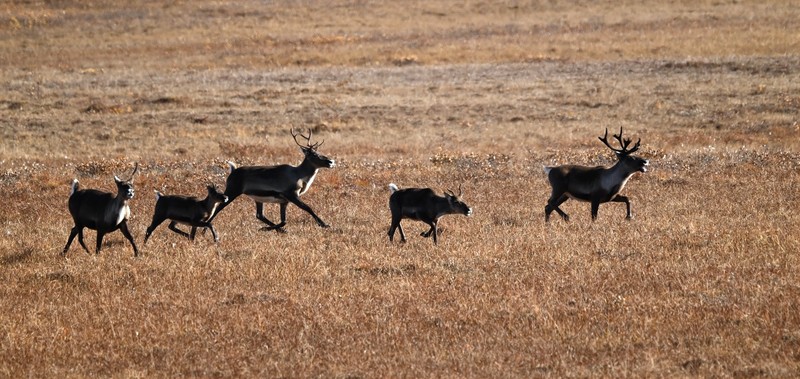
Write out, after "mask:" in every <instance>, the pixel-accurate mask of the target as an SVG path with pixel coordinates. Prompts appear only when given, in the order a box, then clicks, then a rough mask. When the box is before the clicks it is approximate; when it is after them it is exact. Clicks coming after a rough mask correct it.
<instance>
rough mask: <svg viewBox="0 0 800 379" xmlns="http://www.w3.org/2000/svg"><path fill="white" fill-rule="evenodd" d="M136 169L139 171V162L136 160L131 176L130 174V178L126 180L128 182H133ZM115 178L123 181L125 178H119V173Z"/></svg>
mask: <svg viewBox="0 0 800 379" xmlns="http://www.w3.org/2000/svg"><path fill="white" fill-rule="evenodd" d="M136 171H139V162H136V163H135V164H134V166H133V172H131V175H130V176H128V180H126V182H130V183H132V182H133V176H134V175H136ZM114 180H116V181H118V182H122V181H123V180H122V179H120V178H119V176H117V175H114Z"/></svg>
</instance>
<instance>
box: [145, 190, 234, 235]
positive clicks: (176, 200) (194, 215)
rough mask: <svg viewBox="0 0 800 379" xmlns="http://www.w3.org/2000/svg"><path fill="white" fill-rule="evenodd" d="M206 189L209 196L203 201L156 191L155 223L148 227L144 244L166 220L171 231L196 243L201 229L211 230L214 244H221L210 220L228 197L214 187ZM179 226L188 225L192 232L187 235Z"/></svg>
mask: <svg viewBox="0 0 800 379" xmlns="http://www.w3.org/2000/svg"><path fill="white" fill-rule="evenodd" d="M206 189H207V190H208V195H207V196H206V198H205V199H202V200H200V199H198V198H196V197H189V196H180V195H170V196H165V195H164V194H162V193H161V192H159V191H155V193H156V209H155V212H153V221H152V222H151V223H150V226H149V227H147V232H146V233H145V235H144V243H147V239H148V238H150V235H151V234H153V231H154V230H156V228H157V227H158V226H159V225H161V223H162V222H164V221H166V220H170V223H169V229H170V230H172V231H173V232H175V233H177V234H179V235H181V236H184V237H186V238H189V240H192V241H194V236H195V232H197V228H198V227H200V228H208V229H210V230H211V235H212V236H213V237H214V242H219V237H218V236H217V231H216V230H214V225H212V224H211V221H210V220H211V218H212V217H214V214H215V213H216V210H217V207H219V205H220V204H224V203H226V202H227V201H228V197H227V196H225V194H223V193H222V192H220V191H219V190H217V187H216V186H214V185H209V186H207V187H206ZM177 224H184V225H188V226H190V227H191V228H192V230H191V232H190V233H186V232H184V231H183V230H180V229H178V226H177Z"/></svg>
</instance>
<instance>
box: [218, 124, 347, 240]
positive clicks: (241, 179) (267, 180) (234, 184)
mask: <svg viewBox="0 0 800 379" xmlns="http://www.w3.org/2000/svg"><path fill="white" fill-rule="evenodd" d="M290 133H291V135H292V138H293V139H294V142H295V143H296V144H297V145H298V146H300V150H301V151H302V153H303V156H304V158H303V161H302V162H301V163H300V164H299V165H297V166H292V165H289V164H282V165H277V166H241V167H238V166H237V165H236V164H235V163H233V162H228V166H229V167H230V174H228V179H227V180H226V186H225V196H227V197H228V201H227V202H225V203H223V204H221V205H220V206H219V207H218V208H217V213H216V214H215V215H214V216H212V217H211V220H209V223H210V222H211V221H212V220H213V219H214V217H216V215H218V214H219V213H220V212H221V211H222V209H224V208H225V207H226V206H228V204H230V203H232V202H233V200H234V199H236V198H237V197H239V196H241V195H246V196H248V197H249V198H251V199H253V201H254V202H255V203H256V218H257V219H258V220H260V221H261V222H263V223H265V224H267V226H265V227H263V228H261V229H262V230H276V231H279V232H283V231H284V230H283V227H284V226H285V225H286V208H287V206H288V205H289V203H292V204H294V205H296V206H297V207H299V208H300V209H302V210H304V211H306V212H307V213H308V214H310V215H311V217H313V218H314V220H315V221H316V222H317V224H319V226H321V227H323V228H327V227H329V225H328V224H327V223H325V221H322V219H321V218H320V217H319V216H317V214H316V213H314V211H313V210H312V209H311V207H309V206H308V204H306V203H304V202H303V201H302V200H300V196H302V195H303V194H305V193H306V192H308V190H309V189H310V188H311V184H312V183H313V182H314V178H316V176H317V172H318V171H319V169H321V168H333V167H335V166H336V162H335V161H334V160H333V159H330V158H328V157H326V156H324V155H322V154H320V153H319V152H317V149H319V147H320V146H322V144H323V143H325V141H322V142H318V143H314V144H312V143H311V136H312V131H311V130H309V131H308V135H307V136H306V135H303V134H302V133H299V132H298V133H295V132H294V129H292V130H290ZM298 136H299V137H301V138H302V139H304V140H305V144H301V143H300V142H299V141H298V140H297V138H298ZM264 203H273V204H278V205H280V217H281V221H280V222H278V223H274V222H272V221H270V220H269V219H267V218H266V217H265V216H264Z"/></svg>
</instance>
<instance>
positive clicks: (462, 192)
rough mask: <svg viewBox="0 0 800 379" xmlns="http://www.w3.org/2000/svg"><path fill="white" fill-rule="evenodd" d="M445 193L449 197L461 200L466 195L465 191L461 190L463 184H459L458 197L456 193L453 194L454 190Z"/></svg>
mask: <svg viewBox="0 0 800 379" xmlns="http://www.w3.org/2000/svg"><path fill="white" fill-rule="evenodd" d="M444 193H445V194H448V195H450V196H452V197H455V198H458V199H460V198H461V195H463V194H464V191H463V190H462V189H461V183H459V184H458V195H456V194H455V192H453V190H451V189H448V190H446V191H444Z"/></svg>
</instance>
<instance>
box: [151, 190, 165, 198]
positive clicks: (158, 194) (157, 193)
mask: <svg viewBox="0 0 800 379" xmlns="http://www.w3.org/2000/svg"><path fill="white" fill-rule="evenodd" d="M153 192H155V193H156V201H158V199H160V198H161V196H164V195H163V194H161V192H158V190H153Z"/></svg>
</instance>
